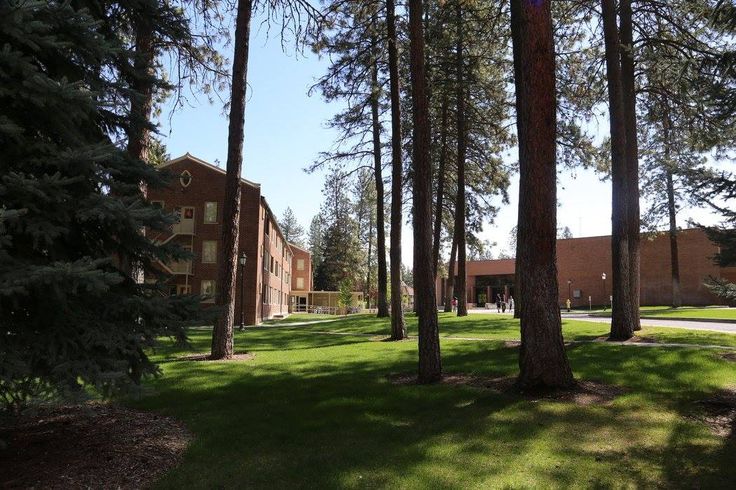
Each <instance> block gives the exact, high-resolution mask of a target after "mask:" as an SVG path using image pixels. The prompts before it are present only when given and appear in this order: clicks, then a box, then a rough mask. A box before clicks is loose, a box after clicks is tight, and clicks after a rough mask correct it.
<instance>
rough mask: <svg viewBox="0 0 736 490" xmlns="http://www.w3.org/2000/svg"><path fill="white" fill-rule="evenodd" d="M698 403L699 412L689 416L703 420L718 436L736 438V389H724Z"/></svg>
mask: <svg viewBox="0 0 736 490" xmlns="http://www.w3.org/2000/svg"><path fill="white" fill-rule="evenodd" d="M696 403H697V405H698V407H699V413H696V414H694V415H692V416H690V417H688V418H691V419H695V420H697V421H700V422H703V423H704V424H705V425H707V426H708V427H710V429H711V430H712V431H713V433H714V434H716V435H717V436H720V437H727V438H733V439H736V390H723V391H720V392H718V393H716V394H715V395H713V396H712V397H710V398H706V399H705V400H699V401H697V402H696Z"/></svg>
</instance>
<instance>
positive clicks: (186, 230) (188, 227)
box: [174, 206, 194, 235]
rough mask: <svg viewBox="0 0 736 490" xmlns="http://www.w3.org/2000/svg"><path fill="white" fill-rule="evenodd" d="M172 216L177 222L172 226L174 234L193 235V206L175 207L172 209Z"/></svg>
mask: <svg viewBox="0 0 736 490" xmlns="http://www.w3.org/2000/svg"><path fill="white" fill-rule="evenodd" d="M174 214H175V215H176V217H177V218H178V219H179V222H178V223H176V224H175V225H174V233H179V234H181V235H193V234H194V207H193V206H177V207H175V208H174Z"/></svg>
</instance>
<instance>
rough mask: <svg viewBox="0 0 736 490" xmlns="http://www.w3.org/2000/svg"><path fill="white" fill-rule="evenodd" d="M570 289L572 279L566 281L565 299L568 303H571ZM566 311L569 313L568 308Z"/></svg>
mask: <svg viewBox="0 0 736 490" xmlns="http://www.w3.org/2000/svg"><path fill="white" fill-rule="evenodd" d="M571 287H572V279H568V280H567V299H568V301H570V302H572V293H571V292H570V291H571ZM567 311H570V308H568V309H567Z"/></svg>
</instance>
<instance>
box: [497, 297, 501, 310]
mask: <svg viewBox="0 0 736 490" xmlns="http://www.w3.org/2000/svg"><path fill="white" fill-rule="evenodd" d="M496 311H497V312H498V313H501V295H500V294H497V295H496Z"/></svg>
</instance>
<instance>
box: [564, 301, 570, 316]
mask: <svg viewBox="0 0 736 490" xmlns="http://www.w3.org/2000/svg"><path fill="white" fill-rule="evenodd" d="M565 306H567V312H568V313H570V306H571V303H570V298H567V301H565Z"/></svg>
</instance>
